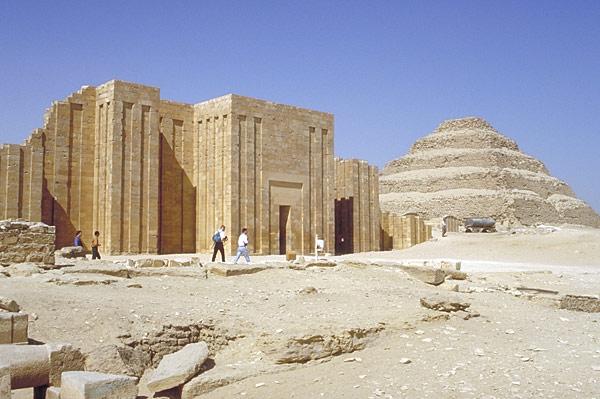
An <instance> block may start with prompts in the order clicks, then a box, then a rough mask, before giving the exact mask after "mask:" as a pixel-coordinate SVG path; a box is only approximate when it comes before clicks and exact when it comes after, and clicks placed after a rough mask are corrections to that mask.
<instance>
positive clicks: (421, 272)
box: [397, 264, 446, 285]
mask: <svg viewBox="0 0 600 399" xmlns="http://www.w3.org/2000/svg"><path fill="white" fill-rule="evenodd" d="M397 267H399V268H400V269H402V270H403V271H405V272H406V273H408V275H409V276H411V277H413V278H416V279H417V280H421V281H422V282H424V283H426V284H430V285H440V284H442V283H443V282H444V281H445V279H446V271H444V270H442V269H438V268H433V267H425V266H410V265H402V264H401V265H397Z"/></svg>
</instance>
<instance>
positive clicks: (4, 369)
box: [0, 364, 10, 399]
mask: <svg viewBox="0 0 600 399" xmlns="http://www.w3.org/2000/svg"><path fill="white" fill-rule="evenodd" d="M0 399H10V367H8V365H7V364H0Z"/></svg>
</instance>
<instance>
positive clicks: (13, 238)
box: [0, 220, 55, 266]
mask: <svg viewBox="0 0 600 399" xmlns="http://www.w3.org/2000/svg"><path fill="white" fill-rule="evenodd" d="M54 232H55V228H54V226H47V225H45V224H43V223H32V222H22V221H11V220H3V221H0V265H4V266H8V265H11V264H14V263H23V262H33V263H44V264H54V238H55V237H54Z"/></svg>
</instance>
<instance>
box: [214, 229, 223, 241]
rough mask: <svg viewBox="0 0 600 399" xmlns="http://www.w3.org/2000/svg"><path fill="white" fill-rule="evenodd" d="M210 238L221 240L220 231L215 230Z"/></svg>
mask: <svg viewBox="0 0 600 399" xmlns="http://www.w3.org/2000/svg"><path fill="white" fill-rule="evenodd" d="M212 240H213V241H214V242H221V232H220V231H217V232H216V233H215V234H214V235H213V236H212Z"/></svg>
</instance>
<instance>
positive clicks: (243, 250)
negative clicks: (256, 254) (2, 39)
mask: <svg viewBox="0 0 600 399" xmlns="http://www.w3.org/2000/svg"><path fill="white" fill-rule="evenodd" d="M242 255H244V258H246V263H248V264H249V263H250V255H249V254H248V229H247V228H245V227H244V228H243V229H242V234H240V238H238V250H237V255H236V257H235V260H234V261H233V264H237V262H238V260H239V259H240V256H242Z"/></svg>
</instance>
